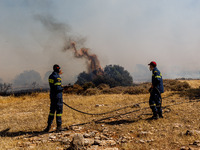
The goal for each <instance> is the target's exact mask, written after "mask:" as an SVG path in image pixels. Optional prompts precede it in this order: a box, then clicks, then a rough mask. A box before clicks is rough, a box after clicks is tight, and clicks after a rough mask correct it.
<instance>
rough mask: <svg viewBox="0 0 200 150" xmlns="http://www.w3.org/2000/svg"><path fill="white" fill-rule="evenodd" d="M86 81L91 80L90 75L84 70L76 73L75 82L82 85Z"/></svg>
mask: <svg viewBox="0 0 200 150" xmlns="http://www.w3.org/2000/svg"><path fill="white" fill-rule="evenodd" d="M87 82H92V76H91V75H90V74H88V73H86V72H82V73H80V74H79V75H78V80H77V81H76V84H79V85H83V84H85V83H87Z"/></svg>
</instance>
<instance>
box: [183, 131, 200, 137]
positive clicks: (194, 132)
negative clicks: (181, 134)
mask: <svg viewBox="0 0 200 150" xmlns="http://www.w3.org/2000/svg"><path fill="white" fill-rule="evenodd" d="M185 135H190V136H192V135H200V131H198V130H187V131H186V133H185Z"/></svg>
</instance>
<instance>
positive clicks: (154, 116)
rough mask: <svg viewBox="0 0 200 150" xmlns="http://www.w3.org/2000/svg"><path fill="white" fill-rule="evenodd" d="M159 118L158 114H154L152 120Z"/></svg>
mask: <svg viewBox="0 0 200 150" xmlns="http://www.w3.org/2000/svg"><path fill="white" fill-rule="evenodd" d="M158 118H159V117H158V114H153V116H152V117H151V119H152V120H157V119H158Z"/></svg>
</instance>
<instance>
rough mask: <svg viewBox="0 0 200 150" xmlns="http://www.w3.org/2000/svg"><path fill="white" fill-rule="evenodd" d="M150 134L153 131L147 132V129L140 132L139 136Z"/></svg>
mask: <svg viewBox="0 0 200 150" xmlns="http://www.w3.org/2000/svg"><path fill="white" fill-rule="evenodd" d="M148 135H152V133H151V132H146V131H141V132H140V133H139V134H138V137H146V136H148Z"/></svg>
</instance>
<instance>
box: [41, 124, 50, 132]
mask: <svg viewBox="0 0 200 150" xmlns="http://www.w3.org/2000/svg"><path fill="white" fill-rule="evenodd" d="M50 129H51V125H48V126H47V127H46V128H45V129H44V130H43V132H49V130H50Z"/></svg>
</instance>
